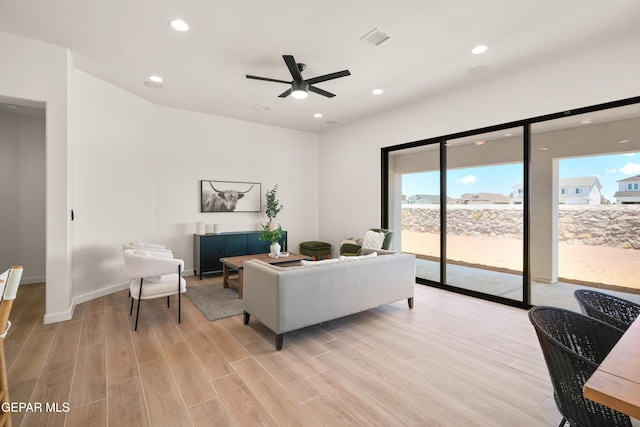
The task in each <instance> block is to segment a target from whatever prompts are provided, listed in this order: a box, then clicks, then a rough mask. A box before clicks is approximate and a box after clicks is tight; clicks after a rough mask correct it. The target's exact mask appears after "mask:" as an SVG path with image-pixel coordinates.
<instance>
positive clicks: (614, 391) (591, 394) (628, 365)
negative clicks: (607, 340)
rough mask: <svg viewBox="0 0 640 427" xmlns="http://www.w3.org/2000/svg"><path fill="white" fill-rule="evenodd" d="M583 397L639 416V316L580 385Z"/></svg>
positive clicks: (638, 417) (634, 416) (632, 415)
mask: <svg viewBox="0 0 640 427" xmlns="http://www.w3.org/2000/svg"><path fill="white" fill-rule="evenodd" d="M583 394H584V397H586V398H587V399H591V400H593V401H595V402H598V403H600V404H602V405H605V406H608V407H609V408H612V409H615V410H616V411H618V412H622V413H623V414H626V415H629V416H630V417H633V418H637V419H640V318H638V319H636V320H635V321H634V322H633V323H632V324H631V326H630V327H629V329H627V331H626V332H625V333H624V335H623V336H622V338H620V341H618V343H617V344H616V345H615V346H614V347H613V349H612V350H611V352H610V353H609V354H608V355H607V357H606V358H605V359H604V360H603V361H602V363H601V364H600V366H599V367H598V369H596V371H595V372H594V373H593V375H591V377H590V378H589V380H587V382H586V384H585V385H584V391H583Z"/></svg>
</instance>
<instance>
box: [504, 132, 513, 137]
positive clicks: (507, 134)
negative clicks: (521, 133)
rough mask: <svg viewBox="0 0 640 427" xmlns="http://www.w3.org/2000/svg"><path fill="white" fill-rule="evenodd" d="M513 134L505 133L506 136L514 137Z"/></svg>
mask: <svg viewBox="0 0 640 427" xmlns="http://www.w3.org/2000/svg"><path fill="white" fill-rule="evenodd" d="M512 135H513V134H512V133H505V134H504V136H512Z"/></svg>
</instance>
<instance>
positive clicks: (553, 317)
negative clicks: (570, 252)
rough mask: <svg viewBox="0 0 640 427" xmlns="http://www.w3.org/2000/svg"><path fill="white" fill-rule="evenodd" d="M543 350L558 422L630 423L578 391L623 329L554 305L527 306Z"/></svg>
mask: <svg viewBox="0 0 640 427" xmlns="http://www.w3.org/2000/svg"><path fill="white" fill-rule="evenodd" d="M529 320H531V323H532V324H533V326H534V328H535V330H536V334H537V335H538V341H540V347H541V348H542V353H543V354H544V360H545V362H546V364H547V369H548V371H549V376H550V377H551V383H552V384H553V392H554V393H553V394H554V398H555V401H556V406H557V407H558V411H560V414H561V415H562V417H563V418H562V421H561V422H560V426H563V425H564V424H565V422H566V421H568V422H569V424H570V425H571V426H580V427H583V426H584V427H591V426H593V427H596V426H597V427H603V426H629V427H630V426H631V421H630V420H629V417H628V416H626V415H624V414H621V413H620V412H617V411H615V410H613V409H611V408H608V407H606V406H603V405H600V404H598V403H596V402H593V401H591V400H589V399H586V398H585V397H584V396H583V394H582V389H583V387H584V384H585V383H586V382H587V380H588V379H589V377H590V376H591V375H592V374H593V372H594V371H595V370H596V368H597V367H598V366H599V365H600V363H602V361H603V360H604V358H605V357H606V355H607V354H608V353H609V351H611V349H612V348H613V346H614V345H615V344H616V343H617V342H618V340H619V339H620V337H621V336H622V334H623V332H622V331H621V330H619V329H616V328H614V327H612V326H610V325H608V324H606V323H604V322H602V321H600V320H597V319H593V318H591V317H588V316H584V315H582V314H580V313H576V312H573V311H569V310H565V309H561V308H555V307H534V308H532V309H531V310H529Z"/></svg>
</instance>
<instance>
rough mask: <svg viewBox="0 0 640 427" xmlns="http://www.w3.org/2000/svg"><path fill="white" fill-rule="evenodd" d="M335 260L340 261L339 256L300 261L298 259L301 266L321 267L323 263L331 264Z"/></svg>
mask: <svg viewBox="0 0 640 427" xmlns="http://www.w3.org/2000/svg"><path fill="white" fill-rule="evenodd" d="M336 262H340V258H329V259H323V260H320V261H307V260H304V259H303V260H302V261H300V265H302V266H303V267H321V266H323V265H327V264H333V263H336Z"/></svg>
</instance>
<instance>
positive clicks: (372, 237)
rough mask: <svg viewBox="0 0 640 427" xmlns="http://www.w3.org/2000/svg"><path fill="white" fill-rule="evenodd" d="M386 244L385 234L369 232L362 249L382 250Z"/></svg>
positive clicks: (365, 236) (366, 234)
mask: <svg viewBox="0 0 640 427" xmlns="http://www.w3.org/2000/svg"><path fill="white" fill-rule="evenodd" d="M383 243H384V233H380V232H377V231H372V230H369V231H367V232H366V233H365V235H364V240H363V241H362V247H363V248H368V249H382V244H383Z"/></svg>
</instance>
